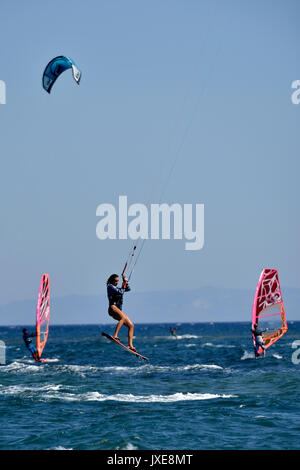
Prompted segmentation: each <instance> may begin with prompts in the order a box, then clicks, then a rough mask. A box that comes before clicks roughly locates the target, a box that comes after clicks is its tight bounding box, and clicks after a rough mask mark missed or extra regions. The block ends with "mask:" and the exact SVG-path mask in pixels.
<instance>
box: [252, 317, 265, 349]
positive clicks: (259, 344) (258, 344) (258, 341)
mask: <svg viewBox="0 0 300 470" xmlns="http://www.w3.org/2000/svg"><path fill="white" fill-rule="evenodd" d="M253 327H254V328H251V332H252V333H253V335H254V338H255V357H258V356H259V352H258V351H259V348H261V349H262V350H263V352H264V357H265V356H266V348H265V344H264V340H263V337H262V334H263V333H264V332H265V331H268V328H266V329H265V330H259V329H258V324H257V323H255V324H254V325H253Z"/></svg>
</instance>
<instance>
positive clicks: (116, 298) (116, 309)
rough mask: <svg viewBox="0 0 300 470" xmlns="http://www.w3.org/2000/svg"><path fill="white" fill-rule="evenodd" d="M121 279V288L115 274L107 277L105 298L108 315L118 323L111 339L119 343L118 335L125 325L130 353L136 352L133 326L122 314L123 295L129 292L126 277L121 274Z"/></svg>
mask: <svg viewBox="0 0 300 470" xmlns="http://www.w3.org/2000/svg"><path fill="white" fill-rule="evenodd" d="M122 278H123V284H122V287H118V283H119V276H118V275H117V274H112V275H111V276H109V278H108V280H107V282H106V285H107V296H108V301H109V307H108V314H109V315H110V316H111V317H112V318H114V320H117V321H118V323H117V326H116V329H115V332H114V334H113V338H114V339H115V340H117V341H120V339H119V338H118V334H119V331H120V329H121V327H122V326H123V325H125V326H126V327H127V328H128V347H129V349H131V350H132V351H134V352H136V348H135V347H134V346H133V344H132V339H133V330H134V324H133V323H132V321H131V320H130V318H129V317H128V316H127V315H126V314H125V313H124V312H122V306H123V294H124V292H129V291H130V287H129V285H128V280H127V277H126V276H125V275H124V274H122Z"/></svg>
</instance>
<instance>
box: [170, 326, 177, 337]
mask: <svg viewBox="0 0 300 470" xmlns="http://www.w3.org/2000/svg"><path fill="white" fill-rule="evenodd" d="M175 330H177V328H174V327H173V326H171V327H170V333H171V335H173V336H175V338H178V336H177V334H176V333H175Z"/></svg>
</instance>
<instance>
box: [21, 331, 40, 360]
mask: <svg viewBox="0 0 300 470" xmlns="http://www.w3.org/2000/svg"><path fill="white" fill-rule="evenodd" d="M36 335H37V333H30V334H29V333H28V331H27V330H26V328H23V340H24V343H25V345H26V348H27V349H28V350H29V351H30V352H31V354H32V357H33V358H34V359H35V360H36V361H39V360H40V358H39V354H38V352H37V350H36V347H35V346H34V344H33V342H32V337H34V336H36Z"/></svg>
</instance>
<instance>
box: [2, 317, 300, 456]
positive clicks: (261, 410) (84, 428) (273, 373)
mask: <svg viewBox="0 0 300 470" xmlns="http://www.w3.org/2000/svg"><path fill="white" fill-rule="evenodd" d="M169 327H170V325H167V324H153V325H136V328H135V340H134V344H135V346H136V347H137V349H138V350H139V351H140V352H141V353H142V354H144V355H146V356H148V357H149V361H148V362H144V361H142V360H140V359H137V358H136V357H135V356H133V355H131V354H130V353H127V352H126V351H124V350H123V349H122V348H120V347H118V346H117V345H114V344H113V343H111V342H110V341H109V340H107V339H105V338H103V337H102V336H101V331H103V330H104V331H106V332H107V333H110V334H111V333H112V332H113V327H112V326H108V325H105V326H103V327H102V326H101V325H100V326H99V325H95V326H92V325H88V326H52V328H51V331H50V335H49V340H48V343H47V346H46V349H45V352H44V357H47V358H49V362H45V363H41V364H37V363H35V362H34V361H33V360H32V359H31V358H30V356H29V355H28V352H27V350H26V348H25V346H24V344H23V341H22V332H21V327H20V328H17V327H6V328H4V327H2V328H0V340H2V341H5V344H6V363H5V364H3V365H1V366H0V429H1V435H0V449H120V450H121V449H127V450H141V449H150V450H151V449H160V450H161V449H297V448H299V433H300V393H299V373H300V364H299V365H298V364H296V363H295V360H294V361H293V360H292V354H293V353H294V359H295V358H296V359H297V354H296V350H295V349H293V348H292V344H293V342H294V341H295V340H299V339H300V322H295V323H293V324H290V325H289V331H288V333H287V334H286V335H285V336H284V337H283V338H282V339H281V340H280V341H278V342H277V343H276V345H274V346H273V347H272V348H270V349H269V350H268V351H267V357H266V358H265V359H258V360H255V358H254V354H253V349H252V339H251V334H250V324H248V323H223V324H222V323H216V324H203V323H198V324H181V325H179V328H178V330H177V334H178V335H179V336H178V339H175V338H174V337H172V336H171V335H170V332H169ZM121 331H122V330H121ZM124 334H126V330H125V328H124V332H123V335H124ZM120 336H121V339H124V342H126V338H125V337H124V336H122V335H120ZM298 348H300V345H299V346H298ZM295 354H296V355H295ZM299 358H300V354H299ZM296 362H297V361H296Z"/></svg>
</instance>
